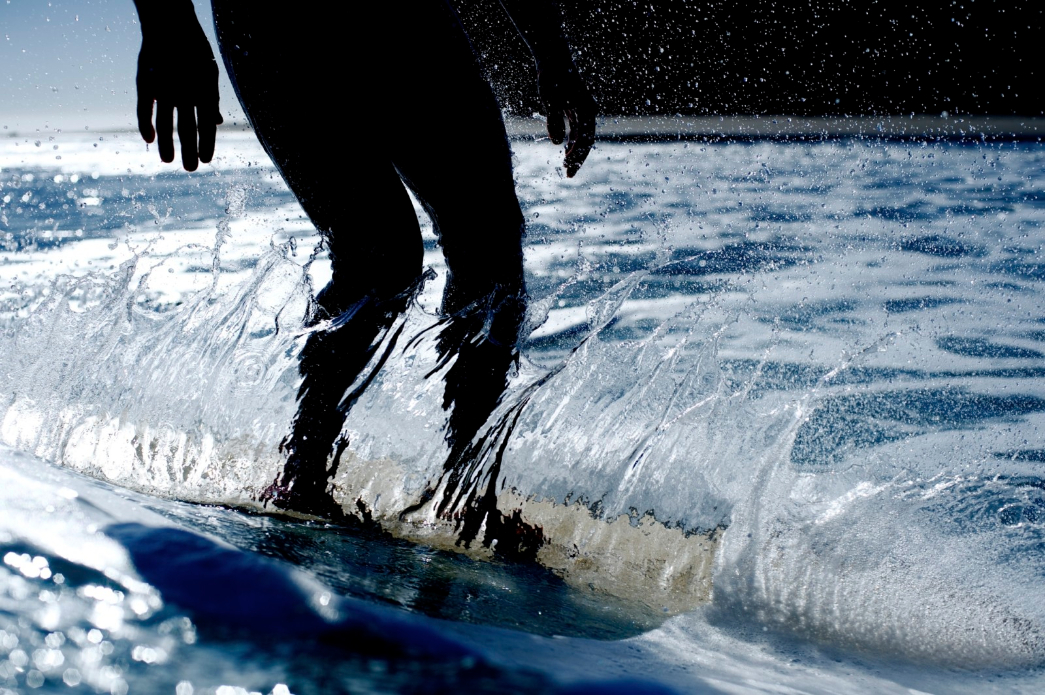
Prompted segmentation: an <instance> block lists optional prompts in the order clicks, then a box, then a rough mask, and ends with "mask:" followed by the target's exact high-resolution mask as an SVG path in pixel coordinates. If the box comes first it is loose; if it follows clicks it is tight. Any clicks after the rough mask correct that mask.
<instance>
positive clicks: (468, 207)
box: [376, 2, 525, 459]
mask: <svg viewBox="0 0 1045 695" xmlns="http://www.w3.org/2000/svg"><path fill="white" fill-rule="evenodd" d="M409 12H410V18H409V20H408V21H394V20H393V19H392V18H391V17H390V18H389V19H388V21H387V22H386V23H385V26H386V27H388V28H389V29H388V36H387V37H386V38H387V39H388V40H389V41H390V43H391V44H392V45H393V46H401V47H409V50H399V51H397V50H396V49H392V50H391V51H390V52H391V53H393V54H395V55H392V56H388V57H387V64H388V67H389V68H390V69H391V71H392V73H391V74H394V75H400V76H401V78H400V79H399V80H398V81H396V80H392V79H385V80H384V81H383V82H381V83H379V84H378V86H377V89H376V91H377V94H378V103H380V104H382V105H383V106H384V108H383V109H382V114H383V116H384V122H383V125H384V127H385V129H386V132H387V133H388V136H387V137H386V139H385V143H386V147H387V150H388V151H389V153H390V155H391V158H392V161H393V162H394V163H395V166H396V168H397V169H398V171H399V173H400V175H401V176H402V177H403V180H404V181H406V183H407V184H408V185H409V186H410V188H411V189H412V190H413V191H414V193H415V194H416V195H417V197H418V199H419V200H420V201H421V203H422V205H424V207H425V209H426V211H427V212H428V214H429V216H430V217H431V219H432V222H433V224H434V226H435V231H436V233H437V235H438V236H439V241H440V244H441V245H442V249H443V254H444V255H445V257H446V264H447V267H448V270H449V275H448V278H447V285H446V290H445V293H444V297H443V307H442V310H443V313H444V314H446V315H448V316H451V317H452V318H451V319H450V320H449V322H448V323H447V325H446V326H445V327H444V329H443V332H442V334H441V336H440V351H441V352H442V353H443V355H444V358H445V359H446V361H447V362H449V360H450V358H451V357H454V356H456V359H455V360H454V361H453V364H452V365H450V366H449V368H448V369H447V372H446V375H445V379H446V391H445V398H444V407H446V408H447V409H451V408H452V411H451V413H450V419H449V423H448V429H447V441H448V442H449V443H450V445H451V447H452V449H455V450H460V449H461V448H462V447H464V446H466V445H467V444H468V443H469V442H470V440H471V439H472V437H474V436H475V434H476V433H477V431H478V429H479V428H480V427H481V426H482V424H483V423H484V422H485V421H486V419H487V418H488V417H489V415H490V413H491V412H492V411H493V409H494V407H495V406H496V405H497V402H498V400H499V398H500V396H501V394H502V393H503V391H504V388H505V385H506V378H507V373H508V370H509V368H510V366H511V364H512V362H513V360H514V359H516V357H517V342H518V331H519V326H520V324H521V322H522V319H523V315H524V313H525V286H524V282H523V264H522V234H523V230H524V221H523V214H522V211H521V209H520V207H519V201H518V198H517V197H516V193H515V181H514V179H513V176H512V164H511V150H510V149H509V146H508V140H507V136H506V135H505V131H504V123H503V121H502V120H501V112H500V107H499V105H498V104H497V100H496V99H495V97H494V95H493V92H492V90H491V89H490V86H489V84H488V83H487V82H486V80H485V79H484V78H483V75H482V71H481V70H480V67H479V63H478V60H477V58H476V56H475V54H474V52H473V51H472V48H471V45H470V43H469V41H468V38H467V36H466V35H465V34H464V31H463V29H462V28H461V26H460V24H459V21H458V19H457V16H456V15H455V13H454V12H453V10H451V9H450V7H449V6H448V5H447V4H446V3H444V2H426V3H416V4H413V5H411V9H410V11H409ZM383 58H384V56H383ZM419 132H420V134H423V135H422V136H421V137H419ZM458 453H459V452H458ZM454 458H455V454H451V459H454Z"/></svg>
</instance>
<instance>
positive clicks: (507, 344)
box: [135, 0, 596, 517]
mask: <svg viewBox="0 0 1045 695" xmlns="http://www.w3.org/2000/svg"><path fill="white" fill-rule="evenodd" d="M212 4H213V9H214V22H215V27H216V29H217V36H218V44H219V47H220V50H221V55H222V58H223V60H224V63H225V66H226V69H227V71H228V74H229V77H230V78H231V80H232V83H233V86H234V87H235V90H236V94H237V96H238V98H239V100H240V103H241V104H242V106H243V110H244V112H245V113H246V115H247V118H248V120H249V121H250V124H251V126H252V127H253V128H254V131H255V133H256V134H257V137H258V139H259V140H260V141H261V144H262V145H263V146H264V148H265V150H266V151H267V152H268V154H269V156H270V157H271V158H272V161H273V162H274V163H275V165H276V167H277V169H278V170H279V171H280V173H281V174H282V176H283V178H284V179H285V180H286V182H287V185H288V186H289V187H290V189H291V190H292V191H293V192H294V195H295V196H296V197H297V199H298V200H299V201H300V203H301V206H302V207H303V208H304V210H305V212H306V213H307V214H308V216H309V218H310V219H311V220H312V222H313V224H314V225H315V226H316V228H317V229H318V230H319V231H320V232H321V234H322V235H323V240H324V244H325V245H326V248H327V252H328V254H329V257H330V263H331V270H332V277H331V280H330V282H329V283H328V284H327V285H326V287H324V288H323V289H322V290H321V291H320V292H319V293H318V294H317V295H316V297H315V301H314V305H313V307H312V309H311V310H310V312H309V316H308V317H307V318H306V323H307V325H308V326H309V327H310V328H311V331H312V332H311V334H310V336H309V338H308V340H307V342H306V344H305V346H304V348H303V350H302V353H301V358H300V372H301V375H302V382H301V387H300V390H299V392H298V410H297V414H296V416H295V418H294V421H293V423H292V427H291V432H290V434H289V435H288V436H287V437H286V438H285V439H284V440H283V442H282V443H281V445H280V450H281V452H282V453H283V454H284V456H285V464H284V468H283V471H282V473H281V474H280V475H279V476H278V477H277V478H276V480H275V481H274V482H273V483H272V484H271V485H270V486H269V487H268V488H267V489H266V490H265V491H264V492H263V493H262V496H261V499H262V500H263V501H264V502H266V503H272V504H273V505H274V506H275V507H277V508H279V509H283V510H293V511H297V512H304V513H308V514H314V515H319V516H327V517H339V516H341V515H342V510H341V508H340V506H338V505H337V503H336V502H335V501H334V499H333V497H332V496H331V491H330V479H331V477H332V476H333V475H334V473H335V472H336V469H337V463H338V460H339V458H340V455H341V452H342V451H343V449H344V447H345V446H346V445H347V442H344V441H343V440H342V439H340V435H341V428H342V426H343V425H344V421H345V418H346V416H347V414H348V411H349V409H350V408H351V407H352V405H353V403H354V402H355V400H356V399H357V398H358V396H359V395H360V394H361V393H362V391H363V389H365V388H366V386H367V385H368V384H369V382H370V380H371V379H372V378H373V376H374V375H375V374H376V372H377V370H378V369H380V367H381V365H382V364H383V362H384V360H385V359H386V358H387V357H388V355H389V354H390V352H391V350H392V349H393V348H394V347H395V345H396V343H397V340H398V339H399V337H400V336H399V331H401V330H402V326H401V325H400V326H399V328H396V319H397V318H398V317H399V315H400V314H401V313H402V312H403V311H404V310H405V309H406V308H407V306H408V305H409V303H410V302H411V301H412V300H413V299H414V297H415V296H416V294H417V292H418V290H419V289H420V287H421V285H422V283H423V282H424V279H425V277H426V275H425V274H424V269H423V268H422V257H423V246H422V240H421V234H420V227H419V225H418V221H417V217H416V215H415V213H414V209H413V205H412V204H411V202H410V198H409V196H408V194H407V187H409V189H410V190H411V191H412V192H413V193H414V195H415V196H416V197H417V199H418V200H419V201H420V202H421V204H422V206H423V207H424V209H425V211H426V212H427V213H428V215H429V217H430V218H431V220H432V223H433V226H434V229H435V233H436V235H437V237H438V239H439V243H440V245H441V247H442V251H443V254H444V257H445V259H446V265H447V278H446V288H445V290H444V294H443V299H442V306H441V309H440V314H441V320H440V324H439V329H440V332H439V334H438V339H437V345H438V350H439V353H440V356H441V363H440V368H441V369H445V373H444V374H443V378H444V380H445V390H444V399H443V407H444V409H446V410H448V411H450V412H449V415H448V419H447V428H446V441H447V443H448V445H449V447H450V450H451V455H450V459H449V461H454V460H455V459H456V458H459V456H460V452H462V451H464V449H465V448H466V447H467V445H468V442H469V441H470V440H471V439H472V437H473V436H475V434H476V433H477V432H478V430H479V428H480V427H481V426H482V424H483V422H485V421H486V419H487V418H488V417H489V415H490V413H491V412H492V411H493V409H494V408H495V407H496V405H497V403H498V401H499V399H500V397H501V395H502V393H503V391H504V389H505V387H506V384H507V375H508V372H509V370H510V368H511V365H512V364H513V362H514V361H516V360H517V359H518V346H517V345H518V340H519V329H520V326H521V324H522V320H523V317H524V314H525V309H526V287H525V283H524V280H523V264H522V243H521V242H522V235H523V232H524V227H525V224H524V220H523V214H522V211H521V209H520V206H519V201H518V198H517V197H516V193H515V184H514V180H513V177H512V167H511V151H510V149H509V145H508V140H507V136H506V134H505V129H504V123H503V120H502V118H501V111H500V107H499V105H498V103H497V100H496V98H495V97H494V95H493V92H492V90H491V88H490V85H489V84H488V83H487V82H486V80H485V79H484V78H483V76H482V72H481V69H480V65H479V61H478V59H477V57H476V56H475V53H474V51H473V50H472V46H471V43H470V41H469V39H468V37H467V35H466V34H465V32H464V29H463V28H462V26H461V23H460V20H459V18H458V16H457V14H456V13H455V11H454V10H453V8H452V7H451V6H450V5H449V4H448V3H447V2H446V1H445V0H429V1H428V2H420V3H409V4H408V5H405V6H401V5H399V4H397V3H384V2H375V3H365V4H363V3H358V4H354V5H352V6H351V9H350V10H349V9H345V10H343V11H342V14H343V16H334V15H336V14H337V13H336V12H334V13H330V12H327V11H324V13H323V16H318V17H317V16H316V14H315V13H314V12H308V11H291V10H285V11H279V12H275V11H266V10H261V9H259V8H258V7H257V6H256V5H254V4H252V3H247V2H244V1H243V0H213V3H212ZM501 4H502V6H504V8H505V9H506V10H507V11H508V14H509V15H510V17H511V18H512V21H513V22H514V24H515V26H516V28H517V29H518V31H519V33H520V34H521V35H522V37H523V39H524V41H525V42H526V44H527V45H528V46H529V47H530V50H531V52H532V54H533V56H534V59H535V63H536V68H537V75H538V87H539V90H540V96H541V100H542V102H543V105H544V109H545V112H546V115H547V118H548V133H549V136H550V138H551V140H552V141H553V142H554V143H556V144H561V143H562V142H563V141H564V140H565V141H566V154H565V160H564V166H565V168H566V174H567V176H573V175H574V174H575V173H576V172H577V170H578V168H579V167H580V166H581V164H582V163H583V162H584V160H585V158H586V157H587V155H588V152H589V151H590V149H591V147H592V145H593V143H594V135H595V115H596V105H595V102H594V100H593V99H592V97H591V96H590V94H589V93H588V90H587V88H586V87H585V85H584V82H583V81H582V80H581V78H580V76H579V74H578V72H577V69H576V67H575V66H574V63H573V60H572V58H571V55H570V50H569V46H568V45H567V42H566V39H565V37H564V36H563V32H562V28H561V27H562V19H561V15H560V14H559V10H558V6H557V4H556V3H555V2H553V1H551V0H541V1H536V0H501ZM135 5H136V7H137V8H138V13H139V17H140V19H141V26H142V49H141V53H140V55H139V59H138V77H137V86H138V108H137V112H138V125H139V130H140V132H141V134H142V137H143V138H144V139H145V140H146V142H152V141H153V139H154V138H155V139H158V146H159V151H160V158H161V159H162V160H163V161H165V162H172V161H173V160H174V157H175V153H174V137H173V136H174V117H173V113H174V111H175V110H177V112H178V123H177V132H178V139H179V141H180V143H181V156H182V164H183V166H184V168H185V169H187V170H189V171H193V170H195V169H196V168H197V166H198V162H200V161H202V162H209V161H210V160H211V158H212V156H213V153H214V143H215V131H216V127H217V125H218V124H220V123H221V122H222V117H221V114H220V113H219V111H218V87H217V76H218V71H217V65H216V63H215V61H214V57H213V53H212V51H211V48H210V45H209V43H208V41H207V39H206V36H205V35H204V33H203V30H202V28H201V27H200V25H199V22H198V20H197V19H196V16H195V12H194V10H193V7H192V2H191V0H135ZM154 104H155V128H154V126H153V106H154ZM567 123H568V124H569V134H568V138H567V130H566V124H567ZM404 184H405V186H404ZM379 351H380V354H377V353H378V352H379ZM368 365H371V366H370V370H369V372H368V371H367V367H368ZM437 371H438V370H437ZM448 465H450V464H449V463H448Z"/></svg>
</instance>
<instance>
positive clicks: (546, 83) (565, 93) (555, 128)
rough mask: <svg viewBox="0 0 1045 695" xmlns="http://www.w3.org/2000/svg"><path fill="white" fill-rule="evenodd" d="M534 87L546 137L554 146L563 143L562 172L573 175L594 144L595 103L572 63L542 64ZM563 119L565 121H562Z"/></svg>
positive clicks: (596, 107) (596, 110) (596, 111)
mask: <svg viewBox="0 0 1045 695" xmlns="http://www.w3.org/2000/svg"><path fill="white" fill-rule="evenodd" d="M537 87H538V89H539V90H540V93H541V101H542V102H543V103H544V110H545V112H546V114H547V116H548V137H550V138H551V140H552V142H554V143H555V144H556V145H561V144H562V142H563V140H565V139H566V122H568V123H569V125H570V137H569V140H568V141H567V142H566V159H565V160H564V161H563V165H564V166H565V167H566V175H567V176H569V177H571V178H572V177H573V176H574V174H576V173H577V170H578V169H580V168H581V164H583V163H584V160H585V159H586V158H587V156H588V153H589V152H590V151H591V148H592V145H594V144H595V116H596V114H597V113H598V106H597V105H596V104H595V100H594V99H592V97H591V94H589V93H588V88H587V87H585V86H584V82H583V81H582V80H581V78H580V76H579V75H578V74H577V69H576V68H575V67H573V65H572V64H571V65H569V66H565V67H562V66H558V67H543V66H542V69H541V70H540V71H539V72H538V73H537ZM563 119H565V121H564V120H563Z"/></svg>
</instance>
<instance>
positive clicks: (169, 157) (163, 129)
mask: <svg viewBox="0 0 1045 695" xmlns="http://www.w3.org/2000/svg"><path fill="white" fill-rule="evenodd" d="M156 139H157V141H158V142H157V144H158V145H159V148H160V159H162V160H163V161H165V162H168V163H169V162H173V161H174V104H172V103H171V102H169V101H157V102H156Z"/></svg>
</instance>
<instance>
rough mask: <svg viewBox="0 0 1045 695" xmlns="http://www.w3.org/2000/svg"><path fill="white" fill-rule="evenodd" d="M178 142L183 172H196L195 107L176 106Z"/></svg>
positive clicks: (188, 105)
mask: <svg viewBox="0 0 1045 695" xmlns="http://www.w3.org/2000/svg"><path fill="white" fill-rule="evenodd" d="M178 142H179V143H181V164H182V166H184V167H185V171H196V169H197V168H198V167H199V165H200V160H199V149H198V148H197V146H196V107H195V106H193V105H192V104H181V105H179V106H178Z"/></svg>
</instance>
